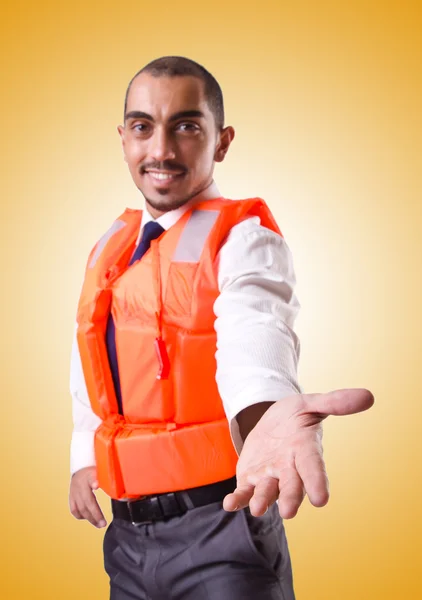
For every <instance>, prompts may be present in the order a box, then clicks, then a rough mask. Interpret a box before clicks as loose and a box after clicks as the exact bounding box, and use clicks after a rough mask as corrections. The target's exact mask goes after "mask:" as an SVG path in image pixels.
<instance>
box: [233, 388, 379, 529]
mask: <svg viewBox="0 0 422 600" xmlns="http://www.w3.org/2000/svg"><path fill="white" fill-rule="evenodd" d="M373 403H374V397H373V395H372V393H371V392H370V391H369V390H366V389H343V390H335V391H333V392H328V393H326V394H298V395H294V396H289V397H288V398H284V399H283V400H280V401H279V402H275V403H274V404H273V405H272V406H270V408H269V409H268V410H267V411H266V412H265V413H264V415H263V416H262V417H261V419H260V420H259V421H258V423H257V424H256V425H255V427H254V428H253V429H252V431H251V432H250V433H249V435H248V436H247V438H246V440H245V443H244V446H243V448H242V451H241V453H240V457H239V461H238V464H237V470H236V473H237V488H236V490H235V491H234V492H233V493H232V494H228V495H227V496H226V497H225V499H224V502H223V507H224V508H225V510H227V511H233V510H238V509H240V508H245V507H246V506H247V505H248V504H249V506H250V510H251V513H252V514H253V515H254V516H257V517H258V516H261V515H263V514H264V513H265V512H266V510H267V509H268V507H269V506H270V505H271V504H273V503H274V502H275V501H276V500H278V501H279V503H278V505H279V506H278V508H279V512H280V516H281V517H283V518H285V519H291V518H292V517H294V516H295V515H296V513H297V511H298V509H299V506H300V505H301V503H302V501H303V498H304V497H305V494H307V495H308V498H309V500H310V502H311V503H312V504H313V505H314V506H324V505H325V504H327V502H328V498H329V491H328V478H327V473H326V471H325V464H324V460H323V458H322V453H323V451H322V421H323V420H324V419H325V418H327V417H328V416H329V415H351V414H354V413H358V412H362V411H364V410H367V409H368V408H370V407H371V406H372V405H373Z"/></svg>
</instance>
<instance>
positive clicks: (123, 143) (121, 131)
mask: <svg viewBox="0 0 422 600" xmlns="http://www.w3.org/2000/svg"><path fill="white" fill-rule="evenodd" d="M117 131H118V132H119V135H120V139H121V141H122V148H123V159H124V161H125V162H127V158H126V150H125V133H126V130H125V128H124V127H123V126H122V125H118V126H117Z"/></svg>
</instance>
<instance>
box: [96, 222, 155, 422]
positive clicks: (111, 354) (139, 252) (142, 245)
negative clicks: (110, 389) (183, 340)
mask: <svg viewBox="0 0 422 600" xmlns="http://www.w3.org/2000/svg"><path fill="white" fill-rule="evenodd" d="M163 232H164V229H163V228H162V227H161V225H159V224H158V223H156V222H155V221H149V222H148V223H147V224H146V225H145V226H144V230H143V232H142V236H141V239H140V242H139V244H138V246H137V247H136V250H135V252H134V253H133V256H132V258H131V259H130V261H129V266H130V265H132V264H133V263H134V262H136V261H137V260H139V259H140V258H142V256H143V255H144V254H145V252H146V251H147V250H148V249H149V247H150V245H151V242H152V240H155V239H157V238H158V237H160V235H161V234H162V233H163ZM106 345H107V353H108V360H109V363H110V369H111V374H112V377H113V383H114V389H115V392H116V398H117V404H118V406H119V413H120V414H121V415H122V414H123V405H122V391H121V389H120V377H119V366H118V363H117V352H116V330H115V326H114V320H113V317H112V316H111V312H110V316H109V318H108V321H107V331H106Z"/></svg>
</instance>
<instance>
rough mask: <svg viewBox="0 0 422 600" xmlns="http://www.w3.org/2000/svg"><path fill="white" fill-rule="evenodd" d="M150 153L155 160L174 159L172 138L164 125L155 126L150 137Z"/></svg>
mask: <svg viewBox="0 0 422 600" xmlns="http://www.w3.org/2000/svg"><path fill="white" fill-rule="evenodd" d="M150 155H151V158H153V159H155V160H157V161H163V160H174V159H175V158H176V153H175V150H174V140H173V139H172V137H171V135H170V133H169V132H167V131H166V129H165V128H164V127H156V128H155V130H154V133H153V135H152V136H151V137H150Z"/></svg>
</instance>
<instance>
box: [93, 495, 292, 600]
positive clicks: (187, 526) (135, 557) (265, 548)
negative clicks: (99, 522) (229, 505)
mask: <svg viewBox="0 0 422 600" xmlns="http://www.w3.org/2000/svg"><path fill="white" fill-rule="evenodd" d="M104 566H105V570H106V572H107V573H108V575H109V577H110V600H145V599H148V600H170V599H172V600H273V599H274V600H276V599H277V600H294V598H295V595H294V591H293V582H292V569H291V562H290V556H289V550H288V545H287V540H286V535H285V531H284V526H283V521H282V519H281V518H280V515H279V513H278V508H277V505H273V506H272V507H271V508H270V509H269V510H268V512H267V513H266V514H265V515H264V516H262V517H253V516H252V515H251V514H250V511H249V509H248V508H247V509H243V510H239V511H236V512H234V513H228V512H226V511H225V510H224V509H223V507H222V502H216V503H212V504H208V505H206V506H201V507H199V508H195V509H193V510H189V511H188V512H187V513H185V514H184V515H182V516H180V517H173V518H171V519H167V520H165V521H157V522H156V523H153V524H146V525H132V524H131V523H129V522H127V521H123V520H121V519H114V520H113V521H112V522H111V523H110V525H109V527H108V529H107V531H106V534H105V537H104Z"/></svg>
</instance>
